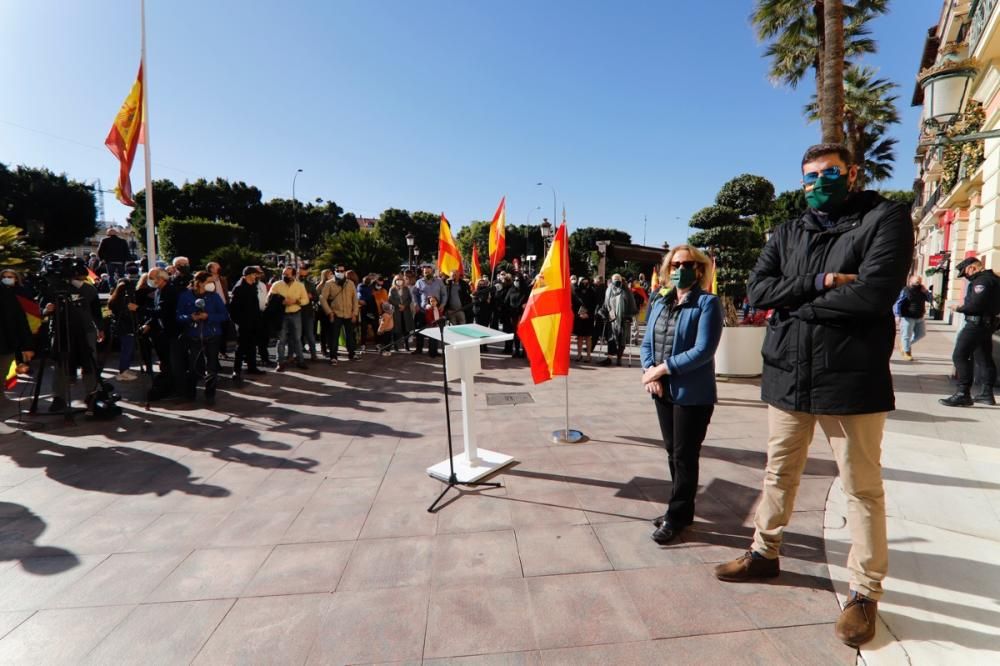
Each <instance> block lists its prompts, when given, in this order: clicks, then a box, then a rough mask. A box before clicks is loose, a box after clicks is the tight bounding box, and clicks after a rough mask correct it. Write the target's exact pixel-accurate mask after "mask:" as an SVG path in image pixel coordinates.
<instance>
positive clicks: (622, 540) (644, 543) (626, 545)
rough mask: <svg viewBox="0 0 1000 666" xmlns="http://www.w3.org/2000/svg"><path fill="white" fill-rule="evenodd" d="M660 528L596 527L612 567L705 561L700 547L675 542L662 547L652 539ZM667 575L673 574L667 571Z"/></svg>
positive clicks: (628, 524) (648, 525) (640, 525)
mask: <svg viewBox="0 0 1000 666" xmlns="http://www.w3.org/2000/svg"><path fill="white" fill-rule="evenodd" d="M655 529H656V528H654V527H653V524H652V523H649V522H640V521H637V520H630V521H628V522H624V523H604V524H601V525H595V526H594V532H595V533H596V534H597V538H598V539H600V541H601V546H602V547H603V548H604V552H605V553H606V554H607V556H608V559H609V560H610V561H611V565H612V566H613V567H614V568H615V569H617V570H619V571H622V570H625V569H643V568H647V567H664V566H670V565H674V564H697V563H699V562H700V561H701V560H700V559H699V557H698V555H697V554H695V553H694V552H693V551H694V550H695V549H696V546H692V545H688V544H683V543H673V544H671V545H669V546H660V545H659V544H657V543H656V542H655V541H653V540H652V539H651V538H650V535H651V534H652V533H653V531H654V530H655ZM664 575H669V574H667V573H666V572H664Z"/></svg>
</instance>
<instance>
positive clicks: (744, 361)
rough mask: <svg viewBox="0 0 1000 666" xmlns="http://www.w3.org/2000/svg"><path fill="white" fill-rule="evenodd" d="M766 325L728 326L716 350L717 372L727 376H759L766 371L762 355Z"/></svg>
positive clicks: (723, 330) (724, 329) (723, 331)
mask: <svg viewBox="0 0 1000 666" xmlns="http://www.w3.org/2000/svg"><path fill="white" fill-rule="evenodd" d="M766 330H767V327H766V326H726V327H724V328H723V329H722V340H720V341H719V348H718V349H717V350H716V351H715V374H717V375H724V376H726V377H757V376H758V375H760V373H761V372H763V371H764V359H763V358H762V357H761V355H760V350H761V347H763V346H764V332H765V331H766Z"/></svg>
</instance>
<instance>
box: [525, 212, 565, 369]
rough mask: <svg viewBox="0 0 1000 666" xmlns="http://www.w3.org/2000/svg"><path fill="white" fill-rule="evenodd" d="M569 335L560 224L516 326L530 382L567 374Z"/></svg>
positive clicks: (561, 228)
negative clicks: (528, 363)
mask: <svg viewBox="0 0 1000 666" xmlns="http://www.w3.org/2000/svg"><path fill="white" fill-rule="evenodd" d="M572 331H573V306H572V297H571V295H570V282H569V242H568V238H567V233H566V221H565V220H563V223H562V224H560V225H559V230H558V231H556V237H555V240H554V241H553V242H552V247H551V248H549V253H548V254H547V255H546V256H545V261H544V262H543V263H542V267H541V270H540V271H539V273H538V278H537V281H536V282H535V286H534V287H533V288H532V290H531V295H530V296H528V303H527V305H525V308H524V315H523V316H522V317H521V322H520V323H519V324H518V325H517V335H518V337H520V338H521V344H522V345H523V346H524V351H525V353H526V354H527V356H528V361H529V362H530V363H531V378H532V379H534V380H535V383H536V384H540V383H542V382H544V381H548V380H549V379H552V378H553V377H555V376H556V375H568V374H569V342H570V340H569V339H570V334H571V333H572Z"/></svg>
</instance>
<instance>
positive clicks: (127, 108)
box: [104, 64, 144, 207]
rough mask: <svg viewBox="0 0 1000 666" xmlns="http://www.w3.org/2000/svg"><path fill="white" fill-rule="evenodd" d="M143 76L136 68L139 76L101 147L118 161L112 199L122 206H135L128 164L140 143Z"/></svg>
mask: <svg viewBox="0 0 1000 666" xmlns="http://www.w3.org/2000/svg"><path fill="white" fill-rule="evenodd" d="M143 83H144V79H143V75H142V65H141V64H140V65H139V75H138V76H137V77H136V79H135V83H133V84H132V90H131V91H129V94H128V97H126V98H125V102H124V103H123V104H122V108H121V109H119V110H118V115H117V116H115V122H114V123H113V124H112V125H111V131H110V132H108V137H107V138H106V139H105V140H104V145H106V146H107V147H108V149H109V150H110V151H111V153H112V154H113V155H114V156H115V157H116V158H118V162H119V163H120V164H121V168H120V170H119V172H118V185H117V186H116V187H115V196H116V197H117V198H118V200H119V201H121V202H122V203H123V204H125V205H126V206H132V207H134V206H135V200H134V199H133V197H132V179H131V176H130V174H131V171H132V162H134V161H135V153H136V149H137V147H138V145H139V143H140V141H141V136H140V135H141V134H142V126H143V122H144V118H143Z"/></svg>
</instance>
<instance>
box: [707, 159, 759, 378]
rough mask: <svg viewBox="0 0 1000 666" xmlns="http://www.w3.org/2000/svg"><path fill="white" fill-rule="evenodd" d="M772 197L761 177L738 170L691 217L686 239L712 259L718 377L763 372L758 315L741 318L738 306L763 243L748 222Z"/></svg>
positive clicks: (752, 223)
mask: <svg viewBox="0 0 1000 666" xmlns="http://www.w3.org/2000/svg"><path fill="white" fill-rule="evenodd" d="M773 201H774V186H773V185H772V184H771V183H770V182H769V181H768V180H767V179H766V178H762V177H761V176H754V175H752V174H743V175H741V176H737V177H736V178H734V179H732V180H730V181H729V182H728V183H726V184H725V185H723V186H722V189H720V190H719V194H718V195H717V196H716V198H715V205H714V206H709V207H707V208H703V209H702V210H700V211H698V212H697V213H695V214H694V215H693V216H692V217H691V222H690V225H691V226H692V227H694V228H695V229H698V230H699V231H697V232H695V233H694V234H692V235H691V237H690V238H689V239H688V242H689V243H691V244H692V245H696V246H698V247H702V248H705V249H706V250H707V251H708V252H709V253H710V254H711V255H712V256H713V258H714V259H715V266H716V268H715V282H716V288H717V291H718V296H719V298H720V299H721V301H722V308H723V314H724V326H725V328H723V331H722V341H721V342H720V343H719V349H718V351H716V354H715V371H716V374H719V375H726V376H734V377H755V376H757V375H759V374H760V373H761V372H762V371H763V359H762V358H761V355H760V349H761V346H762V345H763V343H764V331H765V329H764V326H763V324H764V319H763V317H762V316H760V315H755V316H744V314H743V312H742V304H743V300H744V298H745V297H746V294H747V281H748V280H749V279H750V271H751V269H753V266H754V264H755V263H756V262H757V257H758V256H759V255H760V251H761V248H762V247H763V246H764V237H763V235H762V234H761V233H760V232H759V231H757V229H756V228H755V224H754V221H755V219H756V218H757V216H759V215H763V214H765V213H767V212H768V210H770V208H771V205H772V204H773Z"/></svg>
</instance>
